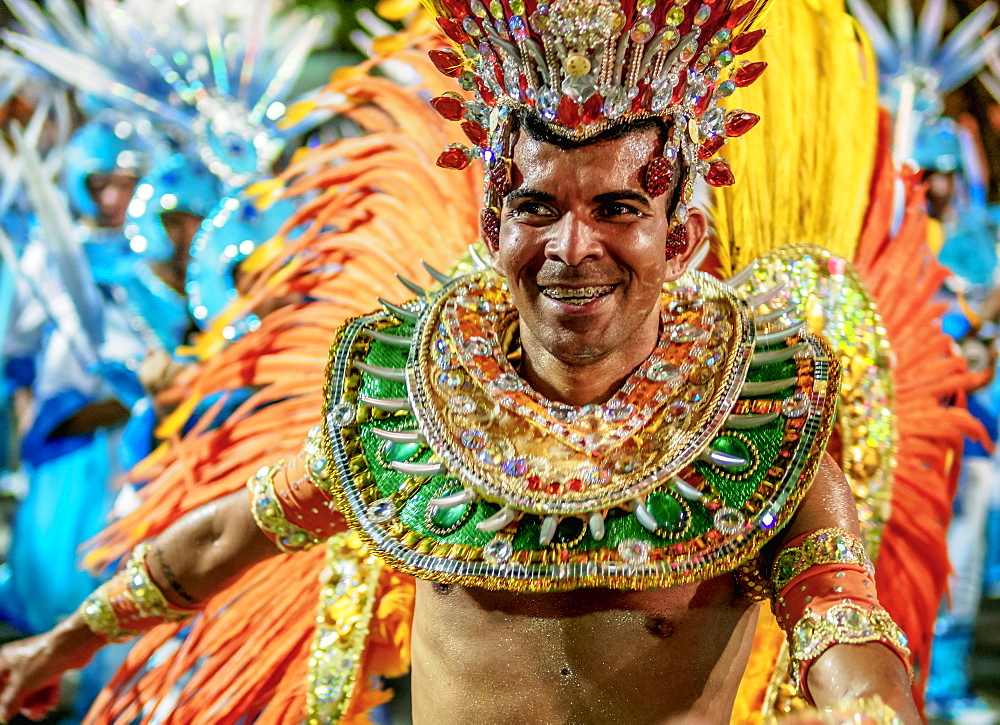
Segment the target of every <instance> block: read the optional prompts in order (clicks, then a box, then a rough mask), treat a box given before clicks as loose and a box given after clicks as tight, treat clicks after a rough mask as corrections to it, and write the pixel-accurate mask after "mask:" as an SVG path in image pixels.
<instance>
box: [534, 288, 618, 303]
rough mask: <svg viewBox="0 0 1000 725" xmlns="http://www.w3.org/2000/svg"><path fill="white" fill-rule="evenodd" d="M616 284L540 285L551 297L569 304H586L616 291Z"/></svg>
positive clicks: (541, 289)
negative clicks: (580, 285) (581, 285)
mask: <svg viewBox="0 0 1000 725" xmlns="http://www.w3.org/2000/svg"><path fill="white" fill-rule="evenodd" d="M617 287H618V285H616V284H607V285H592V286H588V287H569V286H566V285H551V286H547V287H539V290H540V291H541V293H542V294H543V295H545V296H546V297H548V298H549V299H553V300H558V301H559V302H563V303H565V304H568V305H585V304H588V303H590V302H593V301H595V300H598V299H600V298H602V297H606V296H607V295H609V294H611V293H612V292H614V291H615V289H616V288H617Z"/></svg>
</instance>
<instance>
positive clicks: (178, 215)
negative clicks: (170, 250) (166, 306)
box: [156, 210, 204, 294]
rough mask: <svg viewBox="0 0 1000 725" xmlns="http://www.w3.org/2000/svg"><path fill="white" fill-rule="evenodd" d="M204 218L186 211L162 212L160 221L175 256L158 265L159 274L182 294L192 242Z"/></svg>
mask: <svg viewBox="0 0 1000 725" xmlns="http://www.w3.org/2000/svg"><path fill="white" fill-rule="evenodd" d="M203 219H204V217H201V216H198V215H196V214H191V213H190V212H186V211H176V210H175V211H165V212H163V213H161V214H160V223H161V224H163V229H164V231H166V233H167V237H168V238H169V239H170V241H171V243H172V244H173V247H174V256H173V257H172V258H171V259H170V261H169V262H166V263H164V264H161V265H158V266H157V268H156V269H157V274H159V275H160V278H161V279H163V281H164V282H166V283H167V284H169V285H170V286H171V287H173V288H174V289H175V290H177V291H178V292H181V293H182V294H183V292H184V280H185V279H186V277H187V267H188V262H189V261H190V259H191V242H192V241H193V240H194V238H195V235H196V234H197V233H198V230H199V229H200V228H201V222H202V220H203Z"/></svg>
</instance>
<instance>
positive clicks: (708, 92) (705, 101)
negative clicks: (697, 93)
mask: <svg viewBox="0 0 1000 725" xmlns="http://www.w3.org/2000/svg"><path fill="white" fill-rule="evenodd" d="M714 91H715V84H714V83H709V84H708V87H707V88H706V89H705V93H704V95H703V96H702V97H701V98H700V99H699V100H698V104H697V105H696V106H695V111H697V112H698V115H699V116H700V115H701V114H703V113H704V112H705V111H707V110H708V106H709V104H710V103H711V102H712V98H713V96H712V94H713V93H714Z"/></svg>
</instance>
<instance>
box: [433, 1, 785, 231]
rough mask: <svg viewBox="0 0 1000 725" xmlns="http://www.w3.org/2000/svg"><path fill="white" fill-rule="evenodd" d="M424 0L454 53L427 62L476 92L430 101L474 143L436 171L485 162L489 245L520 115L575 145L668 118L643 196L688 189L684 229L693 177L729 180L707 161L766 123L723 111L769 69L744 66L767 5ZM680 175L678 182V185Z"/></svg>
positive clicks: (722, 165)
mask: <svg viewBox="0 0 1000 725" xmlns="http://www.w3.org/2000/svg"><path fill="white" fill-rule="evenodd" d="M426 1H427V2H428V3H429V5H430V7H431V9H432V10H433V11H434V12H435V13H436V14H437V15H438V18H437V21H438V24H439V25H440V26H441V29H442V30H443V31H444V33H445V34H446V35H447V36H448V37H449V38H450V39H451V40H452V41H453V42H454V43H455V46H456V47H455V48H454V49H453V50H434V51H431V60H432V61H433V62H434V64H435V66H437V68H438V70H440V71H441V72H442V73H444V74H445V75H448V76H451V77H454V78H456V79H457V80H458V82H459V84H460V85H461V86H462V88H464V89H465V90H466V91H470V92H472V93H473V94H474V97H473V99H472V100H470V101H465V99H464V98H463V97H462V96H460V95H459V94H457V93H455V94H445V95H444V96H441V97H438V98H435V99H434V100H433V101H432V103H433V105H434V107H435V108H436V109H437V110H438V111H439V112H440V113H441V115H443V116H444V117H445V118H448V119H450V120H455V121H461V122H462V128H463V129H464V131H465V133H466V135H467V136H468V137H469V140H470V141H471V142H472V148H468V147H466V146H464V145H452V146H450V147H449V148H447V149H446V150H445V151H444V153H443V154H442V155H441V157H440V158H439V159H438V165H440V166H444V167H449V168H456V169H460V168H464V167H466V166H468V165H469V163H470V162H471V161H472V160H473V159H475V158H482V159H483V161H484V163H485V164H486V167H487V181H486V187H487V188H486V204H485V209H484V218H483V219H484V224H483V226H484V230H485V233H486V235H487V237H488V241H489V238H490V237H492V236H494V235H495V234H496V229H497V228H498V225H499V208H498V207H499V200H500V199H501V198H502V197H503V196H504V195H505V194H506V191H507V190H508V189H509V178H508V175H509V162H508V159H509V157H510V153H511V149H510V148H509V146H510V144H511V140H512V134H511V129H512V128H513V126H512V124H513V119H514V114H515V112H517V111H520V110H522V109H526V110H531V111H533V112H534V113H535V114H537V116H538V117H539V118H540V119H541V120H542V122H544V123H545V124H546V126H547V127H548V128H549V129H550V130H551V131H552V132H553V133H555V134H557V135H559V136H562V137H564V138H567V139H572V140H577V141H583V140H587V139H590V138H593V137H595V136H597V135H599V134H601V133H602V132H604V131H605V130H607V129H609V128H611V127H613V126H616V125H619V124H623V123H628V122H630V121H633V120H639V119H644V118H654V117H655V118H661V119H664V120H665V121H667V122H668V125H669V127H670V129H671V130H670V136H669V138H668V139H667V143H666V149H665V152H664V156H663V158H658V159H656V160H655V161H654V162H653V163H652V164H650V166H649V168H648V169H647V170H646V187H647V191H649V193H650V194H652V195H653V196H659V195H661V194H663V193H665V192H666V191H668V190H669V189H671V188H673V187H674V185H675V182H677V181H679V182H681V183H682V184H683V186H682V195H681V202H682V203H681V204H680V205H679V209H678V213H677V217H676V218H675V222H676V223H678V224H679V223H683V222H684V221H686V205H687V204H688V203H690V201H691V196H692V194H693V191H694V182H695V179H696V178H697V177H698V176H704V177H705V179H706V180H707V181H708V183H709V184H712V185H713V186H726V185H729V184H732V183H733V175H732V172H731V171H730V169H729V165H728V164H727V163H726V161H724V160H723V159H713V158H712V157H713V156H715V154H716V152H717V151H718V150H719V149H720V148H721V147H722V145H723V144H724V143H725V141H726V139H727V138H729V137H733V136H740V135H742V134H744V133H746V132H747V131H749V130H750V129H751V128H752V127H753V126H754V125H755V124H756V123H757V121H758V120H759V117H758V116H756V115H754V114H752V113H746V112H744V111H740V110H734V111H731V112H729V113H728V114H727V113H726V112H725V110H723V109H722V108H721V107H720V106H719V102H720V101H721V100H722V99H724V98H728V97H729V96H730V95H732V93H733V92H734V91H735V90H736V88H738V87H740V86H747V85H750V84H751V83H753V82H754V81H755V80H756V79H757V78H758V77H759V76H760V74H761V73H762V72H763V70H764V68H765V67H766V64H765V63H750V62H744V61H740V60H739V59H738V57H739V56H740V55H743V54H744V53H747V52H749V51H750V50H751V49H753V48H754V46H756V45H757V43H758V42H759V41H760V39H761V38H762V37H763V35H764V30H751V29H750V27H751V26H752V24H753V22H754V20H756V18H757V17H758V15H759V14H760V12H761V10H762V8H763V7H764V5H765V4H766V0H747V1H746V2H741V1H740V0H703V1H699V0H553V1H552V2H546V1H544V0H543V1H541V2H538V1H536V0H489V5H488V6H487V5H486V4H484V3H483V2H482V1H481V0H426ZM678 168H680V169H682V170H683V174H684V178H682V179H674V174H675V172H676V170H677V169H678Z"/></svg>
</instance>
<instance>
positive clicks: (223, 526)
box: [0, 489, 280, 721]
mask: <svg viewBox="0 0 1000 725" xmlns="http://www.w3.org/2000/svg"><path fill="white" fill-rule="evenodd" d="M278 553H280V552H279V550H278V549H277V547H276V546H275V545H274V543H273V542H272V541H271V540H270V539H269V538H267V536H265V535H264V533H263V532H262V531H261V530H260V529H259V528H258V527H257V524H256V523H255V521H254V519H253V516H252V514H251V509H250V500H249V493H248V491H247V490H245V489H241V490H240V491H237V492H235V493H232V494H230V495H229V496H226V497H225V498H222V499H220V500H218V501H214V502H212V503H209V504H206V505H204V506H202V507H200V508H198V509H196V510H195V511H192V512H191V513H189V514H188V515H186V516H184V517H183V518H181V519H180V520H179V521H177V522H176V523H175V524H174V525H173V526H171V527H170V528H168V529H167V530H166V531H164V532H163V533H162V534H160V536H158V537H157V538H156V539H154V540H153V542H152V548H151V550H150V553H149V556H148V557H147V565H148V567H149V571H150V575H151V576H152V578H153V580H154V582H155V583H156V584H157V586H158V587H159V588H160V589H161V591H162V592H163V594H164V596H165V597H166V598H167V599H168V600H169V601H170V602H171V603H172V604H174V605H176V606H178V607H183V608H195V607H197V606H198V605H199V604H201V603H203V602H205V601H206V600H208V599H210V598H211V597H212V596H213V595H214V594H216V593H217V592H219V591H221V590H222V589H224V588H225V587H226V586H227V585H228V584H229V583H230V582H232V581H233V580H234V579H236V578H237V577H238V576H239V575H240V574H242V573H243V572H245V571H246V570H247V569H249V568H250V567H252V566H253V565H254V564H257V563H258V562H261V561H263V560H264V559H267V558H269V557H271V556H274V555H275V554H278ZM105 644H107V640H106V639H105V638H104V637H102V636H101V635H99V634H97V633H95V632H94V631H92V630H91V629H90V628H89V627H88V626H87V623H86V622H85V621H84V619H83V617H82V616H81V615H80V613H79V612H77V613H74V614H73V615H72V616H71V617H69V618H68V619H66V620H65V621H63V622H62V623H61V624H59V625H58V626H57V627H55V628H54V629H52V630H50V631H49V632H46V633H44V634H40V635H38V636H36V637H30V638H28V639H25V640H21V641H19V642H14V643H12V644H9V645H7V646H5V647H3V648H0V721H6V720H9V719H11V718H13V717H14V716H15V715H16V714H17V713H18V712H19V711H21V710H22V709H23V710H25V712H26V713H27V714H31V715H35V716H37V715H41V714H43V713H44V712H45V711H46V710H48V709H50V708H51V707H52V706H53V705H54V702H53V697H52V696H53V693H54V692H55V689H54V688H55V687H56V686H57V684H58V682H59V678H60V677H61V675H62V674H63V673H64V672H65V671H66V670H70V669H78V668H81V667H84V666H85V665H86V664H87V663H88V662H89V661H90V660H91V659H92V658H93V656H94V654H95V653H96V652H97V651H98V650H99V649H100V648H101V647H103V646H104V645H105Z"/></svg>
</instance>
